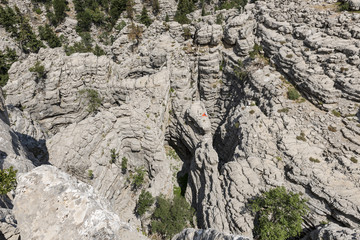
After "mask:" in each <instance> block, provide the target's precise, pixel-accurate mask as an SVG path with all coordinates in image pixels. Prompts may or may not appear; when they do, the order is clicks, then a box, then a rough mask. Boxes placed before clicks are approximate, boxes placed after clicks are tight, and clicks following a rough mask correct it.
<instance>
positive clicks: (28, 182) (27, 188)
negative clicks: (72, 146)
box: [14, 165, 146, 240]
mask: <svg viewBox="0 0 360 240" xmlns="http://www.w3.org/2000/svg"><path fill="white" fill-rule="evenodd" d="M14 205H15V206H14V215H15V217H16V219H17V222H18V228H19V230H20V233H21V238H22V239H35V238H38V239H99V240H100V239H101V240H102V239H146V238H145V237H143V236H142V235H141V234H140V233H138V232H137V231H136V230H135V229H134V228H132V227H131V226H130V225H129V224H127V223H125V222H122V221H120V219H119V217H118V216H117V215H116V214H114V213H113V212H112V211H111V208H110V205H109V203H108V202H107V201H106V200H104V199H103V198H101V197H98V195H97V193H96V192H95V191H94V189H93V188H92V187H91V186H89V185H87V184H85V183H83V182H80V181H78V180H76V179H75V178H73V177H71V176H69V175H68V174H66V173H64V172H61V171H59V170H58V169H57V168H56V167H53V166H49V165H44V166H41V167H38V168H35V169H34V170H32V171H30V172H28V173H25V174H22V175H21V176H19V177H18V187H17V188H16V198H15V201H14ZM29 219H31V221H29ZM44 226H46V227H44Z"/></svg>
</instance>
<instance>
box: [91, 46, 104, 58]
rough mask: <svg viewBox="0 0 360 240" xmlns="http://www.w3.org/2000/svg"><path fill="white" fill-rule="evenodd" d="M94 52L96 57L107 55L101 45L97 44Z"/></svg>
mask: <svg viewBox="0 0 360 240" xmlns="http://www.w3.org/2000/svg"><path fill="white" fill-rule="evenodd" d="M92 52H93V53H94V55H96V56H98V57H100V56H102V55H105V54H106V53H105V51H104V50H103V49H102V48H101V47H99V45H97V44H96V46H95V48H94V50H93V51H92Z"/></svg>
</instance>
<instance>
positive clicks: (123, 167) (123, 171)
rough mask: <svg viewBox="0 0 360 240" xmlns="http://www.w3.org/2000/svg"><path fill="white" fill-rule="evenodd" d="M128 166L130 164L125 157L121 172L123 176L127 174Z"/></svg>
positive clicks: (122, 160) (122, 161)
mask: <svg viewBox="0 0 360 240" xmlns="http://www.w3.org/2000/svg"><path fill="white" fill-rule="evenodd" d="M127 164H128V159H127V158H126V157H123V158H122V159H121V171H122V173H123V174H125V173H126V171H127Z"/></svg>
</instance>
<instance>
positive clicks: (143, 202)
mask: <svg viewBox="0 0 360 240" xmlns="http://www.w3.org/2000/svg"><path fill="white" fill-rule="evenodd" d="M154 202H155V199H154V198H153V196H152V195H151V193H149V192H148V191H145V190H142V191H141V193H140V196H139V200H138V202H137V206H136V212H137V214H139V216H142V215H144V213H145V212H147V211H148V210H149V209H150V207H151V206H152V205H153V204H154Z"/></svg>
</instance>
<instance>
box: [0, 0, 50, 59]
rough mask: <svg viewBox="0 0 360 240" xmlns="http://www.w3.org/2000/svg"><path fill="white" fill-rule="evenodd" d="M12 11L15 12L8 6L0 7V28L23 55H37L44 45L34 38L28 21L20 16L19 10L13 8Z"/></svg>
mask: <svg viewBox="0 0 360 240" xmlns="http://www.w3.org/2000/svg"><path fill="white" fill-rule="evenodd" d="M14 9H15V11H14V10H13V9H12V8H10V7H9V6H7V7H6V8H3V7H2V6H0V26H2V27H4V28H5V30H6V31H7V32H9V33H10V34H11V37H13V38H14V39H15V40H16V41H17V42H18V43H19V45H20V48H21V50H22V51H23V52H24V53H30V52H35V53H37V52H38V51H39V49H40V48H41V47H44V45H43V44H42V42H41V41H40V40H38V39H37V38H36V35H35V33H34V32H33V31H32V28H31V26H30V24H29V22H28V20H27V19H26V18H25V17H24V16H23V15H22V14H21V12H20V10H19V8H17V7H16V6H15V8H14Z"/></svg>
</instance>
